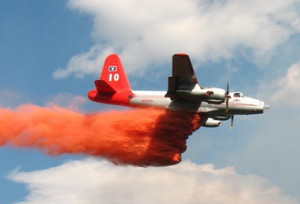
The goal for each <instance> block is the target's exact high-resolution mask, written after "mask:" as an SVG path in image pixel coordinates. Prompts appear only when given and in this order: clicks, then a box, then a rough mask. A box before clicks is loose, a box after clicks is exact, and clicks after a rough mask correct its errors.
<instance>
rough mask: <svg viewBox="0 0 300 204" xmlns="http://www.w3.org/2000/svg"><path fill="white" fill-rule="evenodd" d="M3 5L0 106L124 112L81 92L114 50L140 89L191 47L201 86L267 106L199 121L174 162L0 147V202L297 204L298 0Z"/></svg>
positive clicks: (81, 0) (162, 86)
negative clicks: (129, 162)
mask: <svg viewBox="0 0 300 204" xmlns="http://www.w3.org/2000/svg"><path fill="white" fill-rule="evenodd" d="M0 3H1V7H0V30H1V32H0V44H1V46H0V65H1V67H0V70H1V72H0V73H1V74H0V105H1V107H10V108H15V107H18V106H19V105H22V104H28V103H30V104H36V105H39V106H47V104H49V103H51V102H55V103H57V104H60V105H61V106H66V107H69V106H70V104H71V105H72V104H73V105H74V106H76V108H78V109H80V110H81V111H82V112H93V111H106V110H112V109H118V110H120V109H121V108H120V107H116V106H110V105H103V104H96V103H93V102H91V101H89V100H88V99H87V97H86V96H87V92H88V91H89V90H90V89H93V88H94V84H93V81H94V80H96V79H98V77H99V74H100V71H101V68H102V66H103V62H104V59H105V57H106V56H107V55H109V54H111V53H117V54H119V55H120V57H121V58H122V61H123V64H124V66H125V69H126V71H127V74H128V77H129V79H130V82H131V85H132V87H133V89H135V90H166V89H167V76H168V75H170V73H171V57H172V55H173V54H174V53H188V54H189V55H190V58H191V61H192V63H193V65H194V68H195V71H196V74H197V78H198V81H199V83H200V85H204V86H214V87H221V88H222V87H223V88H225V87H226V83H227V81H229V82H230V89H231V90H237V91H242V92H243V93H244V94H245V95H247V96H251V97H255V98H259V99H261V100H263V101H265V102H266V103H268V104H270V105H271V109H270V110H269V111H267V112H266V113H264V114H263V115H255V116H237V117H235V121H234V122H235V124H234V129H233V130H230V128H229V126H230V124H229V123H230V122H223V123H222V125H221V127H219V128H211V129H209V128H200V129H199V130H198V131H196V132H195V133H194V134H193V135H191V136H190V138H189V139H188V143H187V146H188V148H187V151H186V152H185V153H184V154H183V161H182V162H181V163H180V164H177V165H174V166H170V167H148V168H144V167H134V166H117V165H114V164H111V163H109V162H108V161H106V160H105V159H102V158H98V157H91V156H86V155H70V154H67V155H62V156H55V157H52V156H48V155H46V154H44V153H43V152H41V151H39V150H37V149H34V148H33V149H30V148H26V149H25V148H23V149H18V148H16V147H12V146H9V145H8V146H2V147H0V161H1V165H0V191H1V195H0V202H1V203H3V204H6V203H22V204H34V203H41V202H42V203H54V202H56V203H66V202H67V203H96V202H98V203H141V202H143V203H233V202H235V203H263V204H264V203H300V177H299V172H300V161H299V155H300V148H299V145H300V138H299V129H298V126H299V122H300V116H299V115H300V114H299V113H300V95H299V93H298V92H299V89H300V46H299V44H300V1H299V0H275V1H272V3H271V2H270V1H267V0H254V1H243V0H213V1H212V0H198V1H196V0H188V1H180V0H172V1H171V0H165V1H159V0H152V1H146V0H139V1H136V0H127V1H122V0H114V1H104V0H43V1H33V0H23V1H18V0H9V1H8V0H0ZM0 127H1V124H0ZM145 198H147V199H146V200H144V199H145Z"/></svg>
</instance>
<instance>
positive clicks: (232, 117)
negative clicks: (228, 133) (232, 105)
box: [230, 115, 234, 129]
mask: <svg viewBox="0 0 300 204" xmlns="http://www.w3.org/2000/svg"><path fill="white" fill-rule="evenodd" d="M233 119H234V115H232V116H231V124H230V129H233Z"/></svg>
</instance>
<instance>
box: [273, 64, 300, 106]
mask: <svg viewBox="0 0 300 204" xmlns="http://www.w3.org/2000/svg"><path fill="white" fill-rule="evenodd" d="M273 83H274V87H275V91H274V94H273V96H272V98H271V100H272V102H274V103H284V104H291V105H299V104H300V95H299V90H300V61H299V62H298V63H296V64H293V65H292V66H291V67H290V68H288V70H287V72H286V75H285V76H284V77H281V78H280V79H279V80H276V81H275V82H273Z"/></svg>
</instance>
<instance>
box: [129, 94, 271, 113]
mask: <svg viewBox="0 0 300 204" xmlns="http://www.w3.org/2000/svg"><path fill="white" fill-rule="evenodd" d="M166 93H167V92H165V91H133V94H134V97H133V98H132V99H131V100H130V104H131V105H133V106H153V107H162V108H167V109H174V110H176V109H179V110H187V111H195V112H197V113H206V114H207V115H208V116H214V115H222V113H225V110H226V104H225V102H223V103H220V104H212V103H208V102H205V101H188V102H185V101H184V100H183V101H172V100H171V99H170V98H169V97H165V95H166ZM234 94H235V93H230V94H229V95H230V98H229V103H228V110H227V112H226V115H227V114H232V115H247V114H258V113H262V112H263V110H264V109H265V108H267V106H266V105H265V104H264V102H262V101H259V100H256V99H253V98H249V97H244V96H239V97H236V96H234Z"/></svg>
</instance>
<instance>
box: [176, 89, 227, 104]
mask: <svg viewBox="0 0 300 204" xmlns="http://www.w3.org/2000/svg"><path fill="white" fill-rule="evenodd" d="M177 93H178V95H179V96H180V97H182V98H186V99H190V100H201V101H207V102H208V103H214V104H220V103H223V102H224V101H225V96H226V91H225V90H224V89H219V88H200V87H199V86H196V87H195V88H194V89H192V90H184V89H178V90H177Z"/></svg>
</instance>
